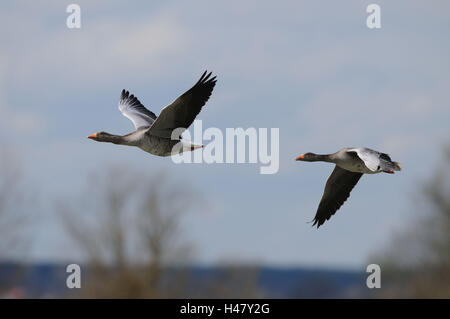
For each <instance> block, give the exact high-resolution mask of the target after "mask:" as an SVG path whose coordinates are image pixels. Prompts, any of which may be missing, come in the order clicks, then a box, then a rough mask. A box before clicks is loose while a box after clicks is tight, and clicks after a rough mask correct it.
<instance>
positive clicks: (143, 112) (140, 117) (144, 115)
mask: <svg viewBox="0 0 450 319" xmlns="http://www.w3.org/2000/svg"><path fill="white" fill-rule="evenodd" d="M119 110H120V112H122V114H123V115H124V116H126V117H127V118H129V119H130V120H131V122H133V124H134V127H135V128H136V129H138V128H140V127H143V126H150V125H152V124H153V122H155V120H156V115H155V113H153V112H152V111H149V110H148V109H146V108H145V106H143V105H142V104H141V102H139V100H138V99H137V97H135V96H134V95H133V94H131V95H130V93H129V92H128V91H125V90H122V93H121V94H120V100H119Z"/></svg>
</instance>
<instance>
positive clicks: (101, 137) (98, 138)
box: [88, 132, 113, 142]
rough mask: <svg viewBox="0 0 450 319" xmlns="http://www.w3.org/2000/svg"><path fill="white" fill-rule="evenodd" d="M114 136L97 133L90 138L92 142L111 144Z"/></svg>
mask: <svg viewBox="0 0 450 319" xmlns="http://www.w3.org/2000/svg"><path fill="white" fill-rule="evenodd" d="M112 136H113V135H112V134H109V133H106V132H97V133H94V134H91V135H89V136H88V138H90V139H91V140H94V141H97V142H110V141H111V137H112Z"/></svg>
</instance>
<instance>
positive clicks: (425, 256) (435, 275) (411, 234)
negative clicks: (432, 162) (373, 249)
mask: <svg viewBox="0 0 450 319" xmlns="http://www.w3.org/2000/svg"><path fill="white" fill-rule="evenodd" d="M449 168H450V147H449V148H447V149H446V152H445V157H444V161H443V163H442V165H440V166H439V167H438V168H437V169H436V171H435V173H434V174H433V176H432V177H431V178H430V180H429V181H428V182H426V183H425V186H423V187H421V188H420V189H419V195H418V197H419V198H420V199H421V200H420V203H419V205H418V207H421V209H420V212H419V213H420V214H419V217H417V219H416V220H415V221H414V222H413V223H412V224H411V225H410V226H409V228H408V229H407V230H404V231H403V232H400V233H398V234H396V235H395V236H394V237H393V239H392V241H391V243H390V245H389V248H387V249H385V250H384V251H382V252H379V253H377V254H375V255H374V256H373V257H372V258H371V260H380V261H381V263H380V264H381V267H382V270H383V274H384V275H383V278H384V279H383V283H384V288H383V289H382V291H381V296H383V297H405V298H408V297H409V298H430V297H434V298H449V297H450V275H449V274H450V184H449V181H450V179H449V177H450V176H449V175H450V173H449Z"/></svg>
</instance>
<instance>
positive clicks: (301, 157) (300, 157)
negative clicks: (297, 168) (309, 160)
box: [295, 154, 305, 161]
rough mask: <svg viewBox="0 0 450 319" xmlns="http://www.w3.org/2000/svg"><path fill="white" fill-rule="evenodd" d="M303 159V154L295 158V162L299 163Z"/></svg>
mask: <svg viewBox="0 0 450 319" xmlns="http://www.w3.org/2000/svg"><path fill="white" fill-rule="evenodd" d="M304 158H305V154H302V155H300V156H299V157H297V158H296V159H295V160H296V161H301V160H303V159H304Z"/></svg>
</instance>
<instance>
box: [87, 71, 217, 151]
mask: <svg viewBox="0 0 450 319" xmlns="http://www.w3.org/2000/svg"><path fill="white" fill-rule="evenodd" d="M206 73H207V71H205V73H203V75H202V76H201V77H200V80H198V82H197V83H196V84H195V85H194V86H193V87H192V88H191V89H189V90H188V91H186V92H185V93H184V94H183V95H181V96H180V97H179V98H177V99H176V100H175V101H174V102H173V103H172V104H170V105H168V106H166V107H165V108H164V109H163V110H162V111H161V114H160V115H159V116H158V117H157V116H156V115H155V113H153V112H151V111H149V110H148V109H147V108H145V106H144V105H142V104H141V102H139V100H138V99H137V98H136V97H135V96H134V95H133V94H131V95H130V94H129V92H128V91H125V90H122V93H121V95H120V100H119V110H120V112H122V114H123V115H124V116H126V117H127V118H129V119H130V120H131V121H132V122H133V124H134V126H135V128H136V131H134V132H133V133H130V134H127V135H124V136H120V135H113V134H109V133H106V132H98V133H94V134H92V135H89V136H88V138H90V139H92V140H95V141H97V142H109V143H114V144H121V145H129V146H137V147H139V148H141V149H142V150H144V151H146V152H148V153H150V154H153V155H158V156H170V155H173V154H177V153H180V152H184V151H193V150H194V149H196V148H201V147H203V145H196V144H192V143H190V142H188V141H185V140H181V133H182V131H183V130H184V129H187V128H188V127H189V126H190V125H191V124H192V122H193V121H194V119H195V117H196V116H197V114H198V113H199V112H200V110H201V109H202V107H203V105H205V103H206V102H207V101H208V99H209V97H210V96H211V93H212V91H213V89H214V86H215V85H216V77H215V76H214V77H212V78H210V77H211V72H210V73H208V74H206ZM175 135H176V136H175ZM178 143H180V144H178ZM175 146H178V147H175Z"/></svg>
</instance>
